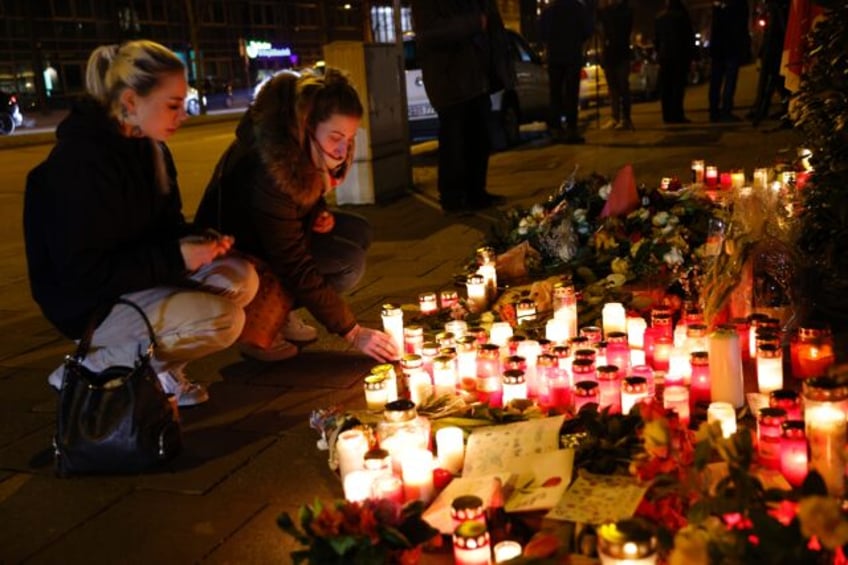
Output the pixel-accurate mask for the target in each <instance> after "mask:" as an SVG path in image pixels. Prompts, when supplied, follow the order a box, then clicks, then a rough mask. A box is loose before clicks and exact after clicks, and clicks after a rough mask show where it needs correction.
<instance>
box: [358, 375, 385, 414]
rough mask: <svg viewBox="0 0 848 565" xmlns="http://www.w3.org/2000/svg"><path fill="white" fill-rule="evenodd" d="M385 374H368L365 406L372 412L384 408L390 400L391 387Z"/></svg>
mask: <svg viewBox="0 0 848 565" xmlns="http://www.w3.org/2000/svg"><path fill="white" fill-rule="evenodd" d="M387 384H388V383H387V382H386V377H385V376H383V375H368V376H367V377H365V382H364V383H363V388H364V390H365V406H366V407H367V409H368V410H370V411H371V412H379V411H381V410H383V408H384V407H385V406H386V403H387V402H388V401H389V388H388V386H387Z"/></svg>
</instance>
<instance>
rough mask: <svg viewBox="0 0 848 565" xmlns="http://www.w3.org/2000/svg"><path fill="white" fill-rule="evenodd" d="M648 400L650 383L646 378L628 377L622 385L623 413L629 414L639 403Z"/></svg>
mask: <svg viewBox="0 0 848 565" xmlns="http://www.w3.org/2000/svg"><path fill="white" fill-rule="evenodd" d="M648 398H650V397H649V396H648V381H647V380H646V379H645V377H626V378H625V379H624V382H623V383H622V385H621V413H622V414H629V413H630V410H631V409H632V408H633V407H634V406H635V405H636V403H637V402H640V401H642V400H647V399H648Z"/></svg>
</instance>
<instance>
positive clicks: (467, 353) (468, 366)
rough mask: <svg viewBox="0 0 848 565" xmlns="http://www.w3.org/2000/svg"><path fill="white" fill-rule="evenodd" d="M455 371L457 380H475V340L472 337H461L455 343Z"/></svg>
mask: <svg viewBox="0 0 848 565" xmlns="http://www.w3.org/2000/svg"><path fill="white" fill-rule="evenodd" d="M456 369H457V371H458V378H459V379H460V380H462V379H463V378H464V377H470V378H474V379H476V378H477V338H475V337H474V336H473V335H466V336H463V337H461V338H460V339H459V340H458V341H457V343H456Z"/></svg>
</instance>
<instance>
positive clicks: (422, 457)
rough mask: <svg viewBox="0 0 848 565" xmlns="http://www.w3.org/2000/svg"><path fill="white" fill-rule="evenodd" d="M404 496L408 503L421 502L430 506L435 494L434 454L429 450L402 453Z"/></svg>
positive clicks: (413, 449) (409, 450) (405, 450)
mask: <svg viewBox="0 0 848 565" xmlns="http://www.w3.org/2000/svg"><path fill="white" fill-rule="evenodd" d="M400 468H401V475H402V477H403V495H404V500H406V501H407V502H409V501H412V500H420V501H422V502H424V504H429V502H430V500H432V498H433V494H434V493H435V487H434V485H433V454H432V453H430V451H428V450H427V449H421V448H409V449H404V450H403V451H401V453H400Z"/></svg>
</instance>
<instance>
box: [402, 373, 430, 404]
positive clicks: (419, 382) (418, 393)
mask: <svg viewBox="0 0 848 565" xmlns="http://www.w3.org/2000/svg"><path fill="white" fill-rule="evenodd" d="M406 386H407V390H409V399H410V400H411V401H412V402H414V403H415V404H416V406H420V405H422V404H424V403H425V402H427V400H428V399H429V398H430V397H431V396H432V395H433V382H432V381H431V380H430V375H428V374H427V372H426V371H424V370H423V369H421V370H418V371H415V372H411V373H410V374H409V376H408V378H407V385H406Z"/></svg>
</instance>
